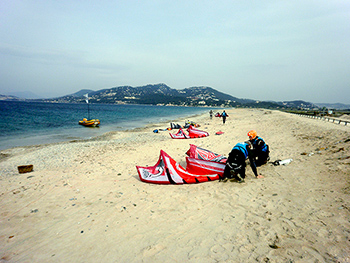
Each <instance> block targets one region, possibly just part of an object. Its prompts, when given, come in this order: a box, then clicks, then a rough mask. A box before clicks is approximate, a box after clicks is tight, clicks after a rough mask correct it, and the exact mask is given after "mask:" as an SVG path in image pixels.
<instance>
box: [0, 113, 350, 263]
mask: <svg viewBox="0 0 350 263" xmlns="http://www.w3.org/2000/svg"><path fill="white" fill-rule="evenodd" d="M227 112H228V114H229V116H230V117H229V118H227V122H226V124H222V121H221V120H220V119H219V118H213V119H212V120H210V119H209V114H208V115H202V116H197V117H195V118H192V120H193V121H196V122H198V123H199V124H201V127H200V129H202V130H205V131H208V132H209V133H210V136H209V137H205V138H199V139H189V140H173V139H171V138H170V136H169V132H167V131H162V132H160V133H153V132H152V131H153V129H155V128H166V127H167V126H169V124H157V125H152V126H149V127H146V128H144V129H138V130H135V131H126V132H115V133H109V134H106V135H104V136H101V137H100V138H98V139H95V140H89V141H75V142H67V143H59V144H51V145H42V146H33V147H23V148H14V149H9V150H5V151H2V152H1V161H0V175H1V181H0V190H1V191H0V205H1V213H0V226H1V227H0V262H7V261H8V262H350V222H349V221H350V211H349V209H350V201H349V200H350V199H349V194H350V184H349V182H350V178H349V177H350V166H349V164H350V126H344V125H338V124H334V123H330V122H325V121H321V120H316V119H309V118H303V117H300V116H297V115H291V114H287V113H283V112H279V111H270V110H263V109H229V110H227ZM184 121H185V120H178V121H177V122H178V123H180V124H183V123H184ZM250 129H255V130H257V131H258V134H259V135H260V136H261V137H263V138H264V139H265V141H266V142H267V143H268V144H269V146H270V150H271V154H270V155H271V161H274V160H277V159H287V158H292V159H293V161H292V162H291V163H290V164H288V165H285V166H273V165H272V164H267V165H264V166H263V167H261V168H258V172H259V173H261V174H262V175H263V176H264V177H265V178H263V179H255V178H254V176H253V173H252V171H251V170H250V168H249V166H248V167H247V179H246V181H245V183H242V184H239V183H235V182H231V181H227V182H225V183H224V182H219V181H214V182H207V183H201V184H192V185H155V184H147V183H142V182H141V181H140V180H139V178H138V175H137V171H136V168H135V166H136V165H141V166H146V165H154V164H155V163H156V161H157V160H158V156H159V151H160V150H161V149H162V150H164V151H165V152H167V153H168V154H169V155H170V156H171V157H172V158H174V159H175V160H176V161H177V162H179V163H180V164H181V165H183V166H184V167H185V156H186V155H185V152H186V151H187V150H188V149H189V144H190V143H191V144H195V145H197V146H200V147H203V148H206V149H209V150H211V151H214V152H216V153H220V154H224V155H228V153H229V152H230V150H231V149H232V147H233V146H234V145H235V144H236V143H237V142H241V141H245V140H247V139H248V138H247V136H246V134H247V132H248V131H249V130H250ZM219 130H221V131H223V132H224V134H223V135H219V136H218V135H215V132H217V131H219ZM171 132H174V133H175V131H171ZM23 164H33V165H34V171H33V172H31V173H26V174H19V173H18V171H17V166H18V165H23Z"/></svg>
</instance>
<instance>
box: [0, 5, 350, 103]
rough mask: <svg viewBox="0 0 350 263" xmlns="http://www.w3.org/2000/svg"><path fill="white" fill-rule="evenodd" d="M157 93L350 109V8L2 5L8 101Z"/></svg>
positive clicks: (2, 82)
mask: <svg viewBox="0 0 350 263" xmlns="http://www.w3.org/2000/svg"><path fill="white" fill-rule="evenodd" d="M158 83H165V84H166V85H168V86H169V87H171V88H174V89H184V88H188V87H193V86H208V87H212V88H214V89H216V90H218V91H221V92H224V93H227V94H230V95H232V96H235V97H238V98H246V99H255V100H274V101H290V100H299V99H300V100H304V101H308V102H313V103H321V102H322V103H345V104H350V1H348V0H285V1H281V0H264V1H261V0H251V1H243V0H240V1H237V0H227V1H226V0H225V1H220V0H219V1H208V0H179V1H174V0H172V1H168V0H164V1H161V0H149V1H147V0H143V1H141V0H139V1H136V0H124V1H121V0H118V1H113V0H98V1H97V0H96V1H89V0H60V1H56V0H1V1H0V94H9V93H14V92H25V91H30V92H33V93H35V94H37V95H39V96H42V97H56V96H63V95H67V94H72V93H75V92H77V91H79V90H81V89H91V90H100V89H106V88H112V87H118V86H124V85H130V86H135V87H136V86H143V85H147V84H158Z"/></svg>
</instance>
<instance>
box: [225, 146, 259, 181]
mask: <svg viewBox="0 0 350 263" xmlns="http://www.w3.org/2000/svg"><path fill="white" fill-rule="evenodd" d="M251 148H252V144H251V142H250V141H246V142H240V143H237V144H236V145H235V146H234V147H233V148H232V150H231V152H230V154H229V156H228V158H227V161H226V166H225V170H224V174H223V178H222V179H223V180H225V179H226V178H227V179H236V180H238V182H244V179H245V176H246V175H245V168H246V159H249V162H250V167H251V168H252V171H253V173H254V175H255V177H256V178H264V177H263V176H262V175H259V174H258V171H257V169H256V164H255V160H254V155H253V152H252V150H251Z"/></svg>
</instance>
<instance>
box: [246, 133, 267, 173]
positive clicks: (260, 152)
mask: <svg viewBox="0 0 350 263" xmlns="http://www.w3.org/2000/svg"><path fill="white" fill-rule="evenodd" d="M248 137H249V141H250V142H251V143H252V146H253V149H252V152H253V156H254V160H255V164H256V166H257V167H259V166H261V165H263V164H265V163H267V162H268V161H269V160H270V156H269V154H270V150H269V146H268V145H267V144H266V143H265V141H264V140H263V139H262V138H261V137H259V136H258V133H257V132H256V131H255V130H251V131H249V132H248Z"/></svg>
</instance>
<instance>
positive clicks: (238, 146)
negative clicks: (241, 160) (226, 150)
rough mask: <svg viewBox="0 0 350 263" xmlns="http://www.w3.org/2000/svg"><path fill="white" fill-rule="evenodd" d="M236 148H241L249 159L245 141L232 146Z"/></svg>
mask: <svg viewBox="0 0 350 263" xmlns="http://www.w3.org/2000/svg"><path fill="white" fill-rule="evenodd" d="M234 149H236V150H240V151H241V152H243V154H244V157H245V159H247V157H248V151H247V149H246V145H245V143H243V142H239V143H237V144H236V145H235V146H234V147H233V148H232V150H234Z"/></svg>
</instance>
